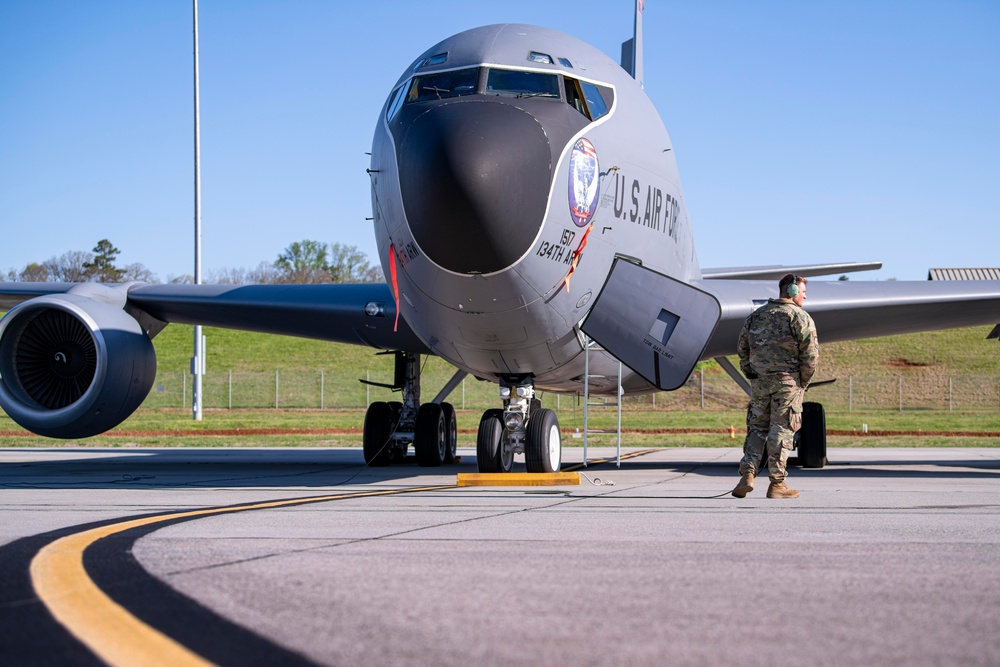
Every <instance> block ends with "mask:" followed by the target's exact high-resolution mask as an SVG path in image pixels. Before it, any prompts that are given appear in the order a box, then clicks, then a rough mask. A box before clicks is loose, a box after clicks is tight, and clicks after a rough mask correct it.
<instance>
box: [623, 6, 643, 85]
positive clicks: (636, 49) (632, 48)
mask: <svg viewBox="0 0 1000 667" xmlns="http://www.w3.org/2000/svg"><path fill="white" fill-rule="evenodd" d="M645 5H646V2H645V0H635V26H634V28H633V32H632V39H630V40H628V41H625V42H622V69H624V70H625V71H626V72H628V73H629V74H631V75H632V78H633V79H635V80H636V81H638V82H639V87H640V88H645V86H644V85H643V83H642V10H643V9H645Z"/></svg>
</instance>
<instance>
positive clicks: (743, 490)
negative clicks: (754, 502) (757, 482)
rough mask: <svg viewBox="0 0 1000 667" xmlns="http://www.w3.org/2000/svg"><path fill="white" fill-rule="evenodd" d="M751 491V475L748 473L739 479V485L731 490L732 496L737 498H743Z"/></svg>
mask: <svg viewBox="0 0 1000 667" xmlns="http://www.w3.org/2000/svg"><path fill="white" fill-rule="evenodd" d="M751 491H753V473H752V472H748V473H746V474H745V475H743V476H742V477H740V483H739V484H737V485H736V488H735V489H733V495H734V496H736V497H737V498H744V497H746V495H747V494H748V493H750V492H751Z"/></svg>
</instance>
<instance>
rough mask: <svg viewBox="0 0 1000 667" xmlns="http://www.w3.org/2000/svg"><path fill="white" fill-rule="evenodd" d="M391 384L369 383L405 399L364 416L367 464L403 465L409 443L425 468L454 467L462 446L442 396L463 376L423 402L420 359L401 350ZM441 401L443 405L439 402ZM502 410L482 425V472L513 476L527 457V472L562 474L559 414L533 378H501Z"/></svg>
mask: <svg viewBox="0 0 1000 667" xmlns="http://www.w3.org/2000/svg"><path fill="white" fill-rule="evenodd" d="M394 354H395V355H396V371H395V378H394V381H393V383H392V384H381V383H377V382H367V381H365V380H362V382H366V383H367V384H371V385H375V386H377V387H386V388H388V389H392V390H394V391H401V392H402V398H403V400H402V401H392V402H385V401H380V402H376V403H372V404H371V405H370V406H368V412H366V413H365V426H364V434H363V436H362V443H363V447H364V454H365V463H367V464H368V465H371V466H387V465H389V464H391V463H402V462H404V461H405V460H406V452H407V450H408V449H409V446H410V443H413V449H414V451H415V453H416V459H417V463H419V464H420V465H422V466H439V465H442V464H447V463H453V462H454V461H455V457H456V448H457V444H458V424H457V422H456V420H455V408H454V407H452V405H451V404H450V403H444V402H443V398H444V397H446V396H447V395H448V393H450V392H451V390H452V389H454V388H455V386H456V385H457V384H458V382H460V381H461V378H462V377H464V373H460V374H457V375H456V376H455V377H454V378H452V381H451V382H449V383H448V386H446V387H445V388H444V389H443V390H442V391H441V393H440V394H439V395H438V398H435V400H434V402H432V403H424V404H422V405H421V403H420V355H417V354H409V353H406V352H396V353H394ZM439 399H440V401H442V402H439ZM500 399H501V401H503V409H494V410H487V411H486V412H484V413H483V417H482V419H481V420H480V422H479V433H478V436H477V438H476V458H477V460H478V461H479V472H510V470H511V468H513V466H514V455H515V454H524V463H525V466H526V467H527V469H528V472H559V469H560V467H561V466H562V438H561V436H560V434H559V420H558V419H557V418H556V413H555V412H554V411H552V410H549V409H548V408H543V407H542V404H541V402H540V401H539V400H538V399H537V398H535V388H534V384H533V383H532V380H531V376H530V375H519V376H510V377H502V378H500Z"/></svg>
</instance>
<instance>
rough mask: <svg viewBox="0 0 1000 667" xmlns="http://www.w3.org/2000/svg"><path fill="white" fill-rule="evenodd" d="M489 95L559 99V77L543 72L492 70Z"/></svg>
mask: <svg viewBox="0 0 1000 667" xmlns="http://www.w3.org/2000/svg"><path fill="white" fill-rule="evenodd" d="M485 92H486V94H487V95H515V96H517V97H556V98H558V97H559V77H558V76H556V75H555V74H545V73H543V72H520V71H517V70H510V69H491V70H490V71H489V75H488V76H487V77H486V91H485Z"/></svg>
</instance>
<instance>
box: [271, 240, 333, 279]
mask: <svg viewBox="0 0 1000 667" xmlns="http://www.w3.org/2000/svg"><path fill="white" fill-rule="evenodd" d="M326 256H327V247H326V244H325V243H321V242H320V241H309V240H305V241H296V242H295V243H292V244H291V245H289V246H288V247H287V248H285V250H284V251H283V252H282V253H281V254H280V255H278V259H276V260H274V268H276V269H278V271H279V273H280V277H279V282H282V283H328V282H330V277H329V274H328V264H327V259H326Z"/></svg>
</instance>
